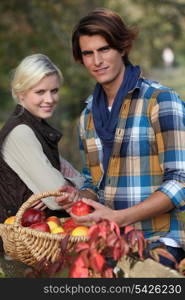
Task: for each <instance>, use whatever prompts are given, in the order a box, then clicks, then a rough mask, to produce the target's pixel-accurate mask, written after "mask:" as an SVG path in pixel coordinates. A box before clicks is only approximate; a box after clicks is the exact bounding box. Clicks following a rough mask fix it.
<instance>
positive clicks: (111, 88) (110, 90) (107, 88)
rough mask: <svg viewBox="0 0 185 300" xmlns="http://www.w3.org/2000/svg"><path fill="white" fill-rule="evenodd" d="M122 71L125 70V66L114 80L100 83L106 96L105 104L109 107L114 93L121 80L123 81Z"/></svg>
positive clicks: (114, 95) (112, 101)
mask: <svg viewBox="0 0 185 300" xmlns="http://www.w3.org/2000/svg"><path fill="white" fill-rule="evenodd" d="M124 72H125V66H124V67H123V69H122V72H120V74H119V76H118V78H117V79H116V80H114V81H112V82H109V83H107V84H104V85H102V87H103V89H104V92H105V94H106V96H107V105H108V106H109V107H111V106H112V105H113V103H114V99H115V97H116V94H117V92H118V90H119V88H120V85H121V83H122V81H123V77H124Z"/></svg>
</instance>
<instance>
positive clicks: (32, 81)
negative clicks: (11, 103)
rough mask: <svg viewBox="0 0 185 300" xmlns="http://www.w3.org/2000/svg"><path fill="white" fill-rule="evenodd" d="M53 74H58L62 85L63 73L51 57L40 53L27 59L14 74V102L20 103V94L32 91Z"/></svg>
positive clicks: (12, 81) (12, 83)
mask: <svg viewBox="0 0 185 300" xmlns="http://www.w3.org/2000/svg"><path fill="white" fill-rule="evenodd" d="M51 74H56V75H57V76H58V78H59V81H60V83H62V80H63V76H62V72H61V71H60V69H59V68H58V67H57V66H56V65H55V64H54V63H53V62H52V61H51V60H50V59H49V57H47V56H46V55H44V54H40V53H39V54H32V55H29V56H27V57H25V58H24V59H23V60H22V61H21V62H20V64H19V65H18V66H17V68H16V69H15V70H14V72H13V74H12V80H11V90H12V96H13V98H14V100H15V101H16V102H18V101H19V98H18V96H17V94H18V93H20V92H25V91H27V90H29V89H31V88H32V87H34V86H35V85H37V84H38V83H39V81H40V80H41V79H43V78H44V77H45V76H48V75H51Z"/></svg>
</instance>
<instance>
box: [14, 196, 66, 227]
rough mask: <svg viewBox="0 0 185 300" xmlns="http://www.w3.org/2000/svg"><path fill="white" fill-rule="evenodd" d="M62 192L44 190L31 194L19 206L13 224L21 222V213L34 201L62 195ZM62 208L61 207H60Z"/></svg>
mask: <svg viewBox="0 0 185 300" xmlns="http://www.w3.org/2000/svg"><path fill="white" fill-rule="evenodd" d="M63 194H64V193H63V192H59V191H52V192H44V193H42V194H33V195H32V196H31V197H30V198H28V200H27V201H26V202H24V203H23V204H22V205H21V207H20V208H19V210H18V212H17V214H16V215H15V221H14V225H19V224H20V223H21V219H22V215H23V213H24V212H25V211H26V209H28V208H29V207H30V206H31V205H32V204H34V203H35V202H36V201H38V200H41V199H43V198H47V197H50V196H55V197H57V196H62V195H63ZM61 209H62V207H61Z"/></svg>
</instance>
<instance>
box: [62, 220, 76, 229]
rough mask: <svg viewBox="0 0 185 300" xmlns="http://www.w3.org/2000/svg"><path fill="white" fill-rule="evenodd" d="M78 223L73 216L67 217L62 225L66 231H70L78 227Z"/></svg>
mask: <svg viewBox="0 0 185 300" xmlns="http://www.w3.org/2000/svg"><path fill="white" fill-rule="evenodd" d="M77 226H78V225H77V224H76V223H75V222H74V221H73V219H72V218H69V219H66V220H65V221H64V223H63V225H62V227H63V228H64V230H65V232H70V231H72V230H73V229H74V228H76V227H77Z"/></svg>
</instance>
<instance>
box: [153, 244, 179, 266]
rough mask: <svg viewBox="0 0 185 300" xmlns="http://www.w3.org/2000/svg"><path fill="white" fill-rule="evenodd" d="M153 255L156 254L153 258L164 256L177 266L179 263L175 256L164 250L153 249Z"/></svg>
mask: <svg viewBox="0 0 185 300" xmlns="http://www.w3.org/2000/svg"><path fill="white" fill-rule="evenodd" d="M150 253H151V255H152V253H154V255H152V256H153V257H155V255H157V256H159V255H161V256H164V257H166V258H167V259H169V260H171V261H173V262H174V263H175V264H177V261H176V259H175V258H174V256H173V255H172V254H171V253H169V252H168V250H166V249H164V248H155V249H152V251H150Z"/></svg>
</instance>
